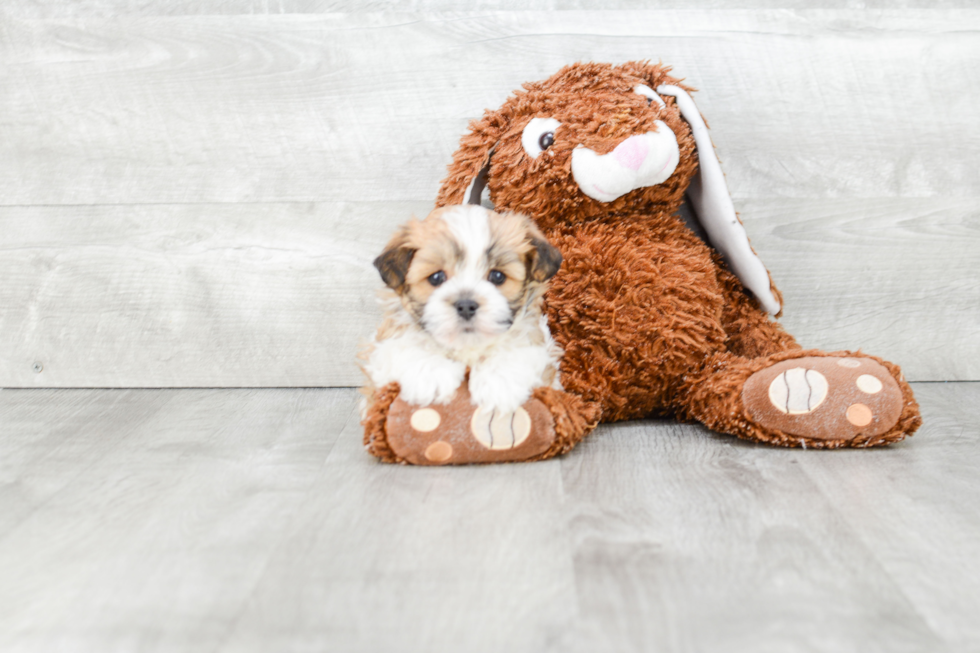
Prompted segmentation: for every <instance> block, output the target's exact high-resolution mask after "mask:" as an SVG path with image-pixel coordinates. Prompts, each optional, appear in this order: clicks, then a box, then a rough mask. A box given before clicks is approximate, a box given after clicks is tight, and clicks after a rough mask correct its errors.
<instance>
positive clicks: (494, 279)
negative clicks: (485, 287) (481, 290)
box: [487, 270, 507, 286]
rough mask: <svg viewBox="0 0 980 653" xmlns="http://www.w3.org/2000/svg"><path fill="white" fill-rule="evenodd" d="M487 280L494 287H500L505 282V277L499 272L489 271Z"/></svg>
mask: <svg viewBox="0 0 980 653" xmlns="http://www.w3.org/2000/svg"><path fill="white" fill-rule="evenodd" d="M487 279H488V280H489V281H490V283H492V284H493V285H495V286H502V285H504V282H505V281H507V275H506V274H504V273H503V272H501V271H500V270H490V274H488V275H487Z"/></svg>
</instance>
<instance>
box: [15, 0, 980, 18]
mask: <svg viewBox="0 0 980 653" xmlns="http://www.w3.org/2000/svg"><path fill="white" fill-rule="evenodd" d="M651 4H652V3H650V2H648V1H647V0H473V1H470V2H466V3H465V4H464V3H461V2H460V0H73V1H72V2H64V1H62V0H8V6H7V7H5V9H6V10H7V11H8V12H10V13H11V14H12V15H17V16H21V17H25V18H59V17H62V18H63V17H78V16H118V15H127V14H130V15H141V16H147V15H151V16H186V15H227V16H234V15H241V14H255V15H276V14H304V13H313V14H316V13H332V12H357V13H367V12H377V11H457V10H460V9H463V10H466V11H543V10H553V11H570V10H597V9H601V10H604V11H616V10H641V9H649V8H650V6H651ZM975 6H976V3H975V2H974V1H973V0H870V1H867V2H863V1H861V0H659V1H658V2H657V3H656V7H657V8H658V9H698V10H715V11H717V10H729V9H902V8H920V7H921V8H926V9H939V8H951V9H953V8H972V7H975Z"/></svg>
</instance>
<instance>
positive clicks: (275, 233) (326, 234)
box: [0, 198, 980, 387]
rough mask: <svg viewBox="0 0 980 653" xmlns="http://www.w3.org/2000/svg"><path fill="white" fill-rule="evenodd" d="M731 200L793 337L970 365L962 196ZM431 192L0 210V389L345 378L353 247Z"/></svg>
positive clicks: (979, 316) (978, 319)
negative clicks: (327, 199)
mask: <svg viewBox="0 0 980 653" xmlns="http://www.w3.org/2000/svg"><path fill="white" fill-rule="evenodd" d="M736 205H737V208H738V209H739V210H740V212H741V215H742V218H743V219H744V220H745V222H746V226H747V229H748V231H749V233H750V234H751V236H752V239H753V244H754V246H755V248H756V250H757V251H758V252H759V254H760V255H761V256H762V259H763V260H764V261H765V262H766V264H767V265H768V266H769V269H770V270H771V271H772V274H773V277H774V278H775V279H776V282H777V284H778V285H779V286H780V288H781V289H782V290H783V293H784V296H785V316H784V318H783V319H782V322H783V324H784V325H785V326H786V327H787V328H788V329H789V331H790V332H791V333H793V334H795V335H796V336H797V338H798V339H799V340H800V342H801V343H803V344H804V345H806V346H812V347H822V348H825V349H831V350H834V349H844V348H850V349H857V348H862V349H864V350H865V351H868V352H870V353H874V354H876V355H880V356H883V357H886V358H888V359H890V360H894V361H896V362H898V363H899V364H901V365H902V366H903V369H904V370H905V374H906V375H907V376H908V378H910V379H912V380H943V379H960V380H971V379H978V378H980V286H978V284H977V283H976V273H977V270H980V248H978V247H976V246H975V244H976V243H977V242H978V241H980V214H978V209H977V205H976V203H975V202H973V201H972V200H968V199H955V198H954V199H943V200H938V199H901V200H896V199H885V200H878V199H874V200H869V199H836V200H795V199H769V200H744V201H739V202H737V204H736ZM430 206H431V204H429V203H427V202H337V203H317V204H300V203H291V204H248V205H227V204H217V205H214V204H211V205H208V204H202V205H162V206H155V205H142V206H95V207H32V208H23V207H8V208H0V232H2V233H3V234H4V241H3V243H2V244H0V278H3V279H4V283H3V284H2V285H0V306H2V307H4V309H3V310H0V351H5V352H8V354H7V355H6V356H4V357H0V386H7V387H127V386H128V387H172V386H178V387H179V386H196V387H212V386H293V387H296V386H300V387H306V386H355V385H359V384H360V383H361V382H362V377H361V373H360V371H359V370H358V369H357V367H356V364H355V354H356V351H357V348H358V344H359V342H360V341H362V340H364V339H366V338H368V337H370V335H371V333H372V332H373V330H374V329H375V327H376V325H377V323H378V321H379V311H378V308H377V305H376V302H375V292H376V290H377V289H378V288H380V287H381V282H380V280H379V278H378V276H377V272H376V271H375V270H374V268H373V267H372V266H371V263H370V261H371V260H372V259H373V258H374V257H375V256H376V255H377V254H378V253H379V252H380V251H381V248H382V247H383V244H384V242H385V241H386V240H387V239H388V237H389V234H390V233H391V232H392V230H393V229H394V227H395V225H397V224H399V223H401V222H402V221H404V220H406V219H407V218H408V217H409V216H410V215H412V214H415V215H424V214H425V213H427V211H428V210H429V208H430ZM35 363H40V364H41V366H42V367H43V369H42V371H41V372H39V373H38V372H35V371H34V365H35Z"/></svg>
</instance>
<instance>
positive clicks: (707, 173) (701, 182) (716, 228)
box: [657, 84, 779, 315]
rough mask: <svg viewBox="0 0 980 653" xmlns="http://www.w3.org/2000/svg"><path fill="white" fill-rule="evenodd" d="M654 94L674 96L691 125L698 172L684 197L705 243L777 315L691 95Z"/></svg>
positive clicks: (667, 89)
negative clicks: (709, 244) (696, 220)
mask: <svg viewBox="0 0 980 653" xmlns="http://www.w3.org/2000/svg"><path fill="white" fill-rule="evenodd" d="M657 92H658V93H660V94H662V95H670V96H672V97H674V98H675V99H676V101H677V106H678V107H679V108H680V110H681V115H682V116H683V117H684V120H686V121H687V123H688V124H689V125H690V126H691V133H692V134H693V135H694V142H695V144H696V145H697V148H698V173H697V174H696V175H695V176H694V178H693V179H691V185H690V186H689V187H688V189H687V196H688V198H689V199H690V200H691V204H693V205H694V211H695V213H697V215H698V220H699V222H700V223H701V226H702V227H704V230H705V232H707V234H708V240H709V241H710V242H711V244H712V246H714V247H715V249H717V250H718V251H719V252H721V254H722V256H724V257H725V261H726V262H727V263H728V266H729V267H730V268H731V270H732V272H734V273H735V276H737V277H738V278H739V281H741V282H742V285H743V286H745V287H746V288H747V289H748V290H750V291H752V293H753V294H754V295H755V296H756V298H757V299H758V300H759V302H760V303H761V304H762V307H763V308H764V309H765V310H766V311H767V312H769V313H772V314H773V315H775V314H776V313H778V312H779V300H777V299H776V297H775V295H773V293H772V290H771V289H770V286H769V273H768V272H767V271H766V266H765V265H763V264H762V260H761V259H760V258H759V257H758V256H757V255H756V253H755V252H753V251H752V246H751V245H749V237H748V234H746V233H745V227H743V226H742V223H741V222H739V221H738V217H736V215H735V205H734V204H732V198H731V195H730V194H729V192H728V184H726V183H725V174H724V173H723V172H722V171H721V164H719V163H718V157H717V156H716V155H715V148H714V146H713V145H712V144H711V136H710V135H709V134H708V127H707V125H705V124H704V120H703V119H702V118H701V113H700V112H699V111H698V108H697V106H695V104H694V100H692V99H691V96H690V95H688V94H687V92H686V91H685V90H684V89H682V88H680V87H678V86H671V85H668V84H663V85H661V86H658V87H657Z"/></svg>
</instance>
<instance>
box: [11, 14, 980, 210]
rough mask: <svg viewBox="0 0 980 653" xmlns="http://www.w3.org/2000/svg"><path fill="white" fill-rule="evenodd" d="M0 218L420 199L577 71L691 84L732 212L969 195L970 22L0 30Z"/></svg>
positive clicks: (219, 24)
mask: <svg viewBox="0 0 980 653" xmlns="http://www.w3.org/2000/svg"><path fill="white" fill-rule="evenodd" d="M0 25H2V27H0V88H3V89H5V92H4V93H3V94H0V116H2V117H0V202H2V203H4V204H8V205H11V204H16V205H20V204H39V203H40V204H90V203H132V202H137V203H146V202H204V201H212V202H245V201H345V200H392V199H394V200H404V199H412V200H430V201H431V199H432V198H433V196H434V195H435V192H436V189H437V187H438V182H439V180H440V179H441V178H442V176H443V174H444V170H445V165H446V163H447V162H448V161H449V159H450V157H451V154H452V152H453V150H454V149H455V147H456V143H457V141H458V138H459V136H460V135H461V134H462V133H463V131H464V129H465V125H466V123H467V121H468V120H469V119H471V118H473V117H476V116H479V115H480V114H481V113H482V111H483V109H484V108H486V107H493V106H497V105H499V104H500V102H501V101H502V100H503V99H504V98H505V97H506V96H507V95H508V94H509V93H510V92H511V91H512V90H514V89H515V88H517V87H518V86H519V85H520V83H521V82H523V81H526V80H533V79H539V78H542V77H545V76H547V75H549V74H551V73H552V72H554V71H555V70H557V69H558V68H559V67H561V66H562V65H564V64H567V63H570V62H574V61H577V60H589V59H594V60H599V61H625V60H629V59H642V58H651V59H654V60H656V59H658V58H662V59H663V60H664V61H665V62H668V63H671V64H673V65H674V66H675V67H676V71H677V73H678V74H679V75H681V76H683V77H686V78H687V79H688V80H689V82H690V83H691V84H693V85H694V86H696V87H698V88H700V89H703V90H702V92H700V93H699V94H698V95H697V99H698V102H699V105H700V108H701V109H702V111H703V112H704V113H705V115H706V116H707V117H708V119H709V120H710V121H711V124H712V126H713V127H714V132H713V133H714V139H715V142H716V144H717V146H718V149H719V152H720V154H721V155H722V157H723V158H724V162H725V167H726V171H727V174H728V176H729V179H730V180H731V184H732V190H733V192H734V193H735V195H736V196H738V197H758V196H763V197H769V196H786V197H815V196H816V197H827V196H847V197H880V196H884V197H906V196H913V197H922V196H934V195H954V196H961V197H963V196H976V195H978V194H980V172H978V168H977V166H975V165H974V152H976V151H977V150H978V149H980V135H978V133H977V130H976V129H975V128H974V127H975V123H974V120H973V112H972V111H971V110H970V109H971V108H972V107H976V106H978V105H980V84H978V83H977V80H976V61H977V60H978V59H980V38H978V35H980V30H978V28H980V12H977V11H938V10H936V11H926V10H905V11H844V10H841V11H829V10H828V11H806V12H787V11H774V10H773V11H769V10H765V11H728V12H697V11H679V10H678V11H651V12H558V13H548V12H541V13H537V14H535V13H529V12H498V13H487V14H421V15H420V14H391V15H387V14H371V15H367V16H341V15H326V16H302V15H287V16H275V17H268V16H189V17H176V18H166V17H148V18H140V17H121V18H113V19H89V20H83V19H78V20H74V21H67V22H66V21H58V20H22V19H16V18H8V19H5V20H3V21H2V22H0Z"/></svg>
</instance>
